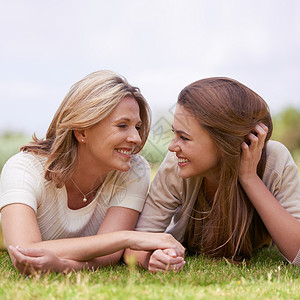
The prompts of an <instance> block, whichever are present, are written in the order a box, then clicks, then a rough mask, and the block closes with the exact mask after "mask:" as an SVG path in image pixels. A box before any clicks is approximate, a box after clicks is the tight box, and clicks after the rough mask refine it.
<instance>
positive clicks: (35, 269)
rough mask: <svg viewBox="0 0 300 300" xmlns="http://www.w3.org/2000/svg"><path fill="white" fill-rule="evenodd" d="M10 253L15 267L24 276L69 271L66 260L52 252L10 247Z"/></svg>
mask: <svg viewBox="0 0 300 300" xmlns="http://www.w3.org/2000/svg"><path fill="white" fill-rule="evenodd" d="M9 251H10V254H11V255H12V256H13V258H14V259H13V260H14V265H15V267H16V268H17V269H18V271H19V272H20V273H21V274H23V275H30V274H36V273H45V272H51V271H53V272H64V271H67V266H66V264H65V263H64V260H63V259H61V258H59V257H58V256H56V255H55V254H54V253H53V252H52V251H50V250H46V249H29V248H27V249H24V248H21V247H19V246H16V247H13V246H10V247H9Z"/></svg>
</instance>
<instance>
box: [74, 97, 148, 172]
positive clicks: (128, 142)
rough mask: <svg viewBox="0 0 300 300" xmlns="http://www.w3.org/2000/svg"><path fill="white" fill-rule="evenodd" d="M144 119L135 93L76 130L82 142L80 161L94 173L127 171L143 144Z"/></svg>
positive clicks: (79, 150)
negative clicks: (95, 122) (83, 127)
mask: <svg viewBox="0 0 300 300" xmlns="http://www.w3.org/2000/svg"><path fill="white" fill-rule="evenodd" d="M141 123H142V121H141V119H140V109H139V105H138V103H137V102H136V100H135V99H134V98H133V97H125V98H123V99H122V100H121V101H120V103H119V104H118V105H117V106H116V108H115V109H114V110H113V112H112V113H111V114H110V115H109V116H108V117H106V118H105V119H103V120H102V121H100V122H99V123H98V124H97V125H95V126H93V127H91V128H89V129H86V130H81V131H77V132H74V133H75V136H76V138H77V140H78V142H79V147H78V155H79V160H78V161H81V162H82V164H85V166H86V168H90V169H91V170H94V171H95V173H101V174H107V173H108V172H110V171H112V170H120V171H128V170H129V169H130V159H131V155H132V153H133V151H134V149H135V147H136V146H138V145H140V144H141V138H140V135H139V128H140V126H141Z"/></svg>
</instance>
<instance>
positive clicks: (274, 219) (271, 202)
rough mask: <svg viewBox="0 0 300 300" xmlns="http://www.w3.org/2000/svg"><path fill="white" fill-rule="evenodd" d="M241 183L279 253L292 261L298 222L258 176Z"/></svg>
mask: <svg viewBox="0 0 300 300" xmlns="http://www.w3.org/2000/svg"><path fill="white" fill-rule="evenodd" d="M241 184H242V186H243V188H244V190H245V192H246V194H247V196H248V198H249V199H250V201H251V202H252V204H253V206H254V207H255V209H256V210H257V212H258V214H259V215H260V217H261V219H262V221H263V222H264V224H265V226H266V228H267V230H268V232H269V233H270V235H271V237H272V239H273V240H274V242H275V244H276V245H277V247H278V248H279V250H280V251H281V253H282V254H283V255H284V256H285V257H286V258H287V259H288V260H290V261H293V260H294V258H295V257H296V255H297V253H298V251H299V248H300V222H299V221H298V220H297V219H295V218H294V217H293V216H292V215H291V214H290V213H289V212H288V211H287V210H286V209H285V208H284V207H282V206H281V204H280V203H279V202H278V200H277V199H276V198H275V197H274V196H273V195H272V193H271V192H270V191H269V190H268V188H267V187H266V186H265V184H264V183H263V182H262V180H261V179H260V178H259V177H258V176H257V177H255V178H253V179H251V180H247V181H245V182H241Z"/></svg>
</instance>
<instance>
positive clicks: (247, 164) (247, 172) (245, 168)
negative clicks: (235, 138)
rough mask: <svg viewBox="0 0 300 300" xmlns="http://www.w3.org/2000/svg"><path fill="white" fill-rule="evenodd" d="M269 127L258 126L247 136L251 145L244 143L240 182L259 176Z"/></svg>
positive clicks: (260, 124)
mask: <svg viewBox="0 0 300 300" xmlns="http://www.w3.org/2000/svg"><path fill="white" fill-rule="evenodd" d="M267 133H268V127H267V126H266V125H264V124H263V123H259V124H257V125H256V126H255V127H254V128H253V130H252V132H250V133H249V134H248V135H247V139H248V140H249V145H248V144H247V143H246V142H243V143H242V145H241V148H242V154H241V161H240V168H239V180H240V182H241V184H243V182H245V181H247V180H249V179H252V178H255V177H256V176H257V165H258V163H259V160H260V158H261V152H262V149H263V147H264V143H265V139H266V136H267Z"/></svg>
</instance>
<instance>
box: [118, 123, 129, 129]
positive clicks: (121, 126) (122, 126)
mask: <svg viewBox="0 0 300 300" xmlns="http://www.w3.org/2000/svg"><path fill="white" fill-rule="evenodd" d="M117 127H119V128H126V127H127V125H126V124H118V125H117Z"/></svg>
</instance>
